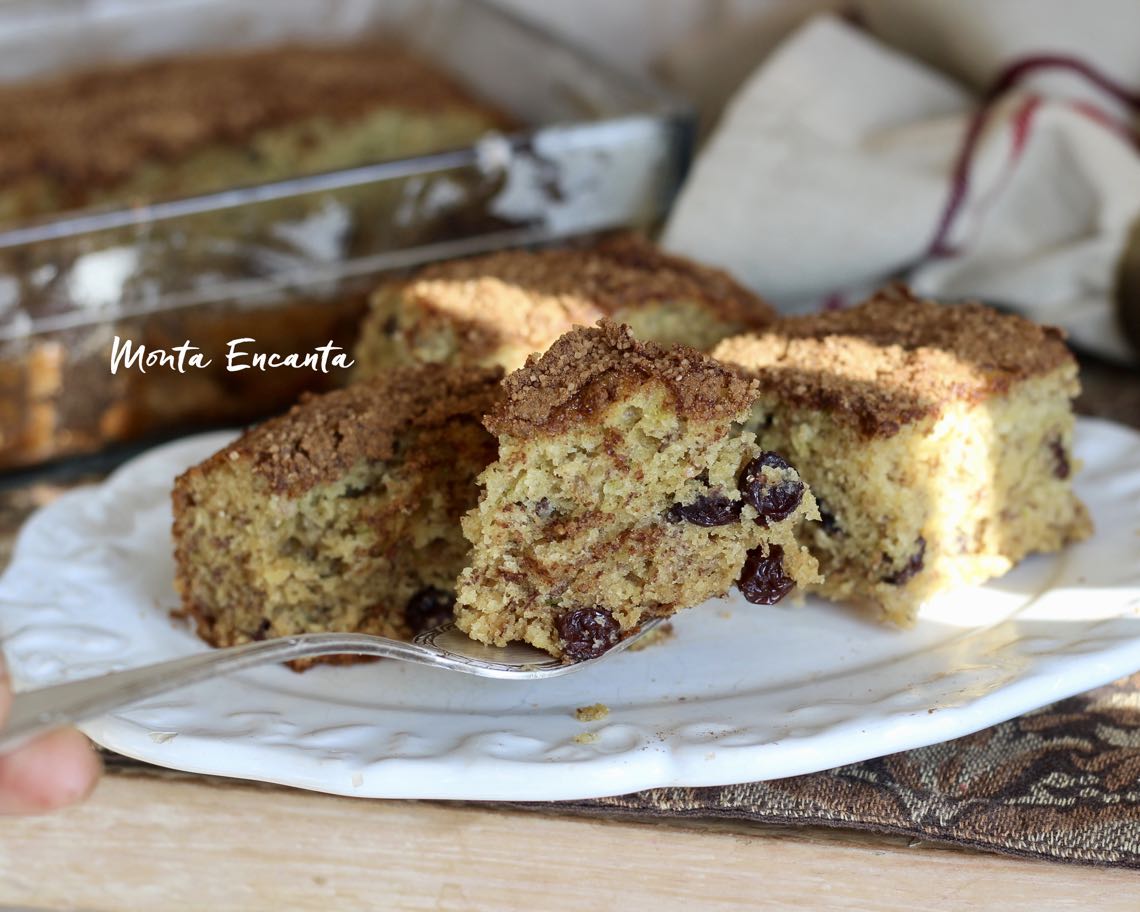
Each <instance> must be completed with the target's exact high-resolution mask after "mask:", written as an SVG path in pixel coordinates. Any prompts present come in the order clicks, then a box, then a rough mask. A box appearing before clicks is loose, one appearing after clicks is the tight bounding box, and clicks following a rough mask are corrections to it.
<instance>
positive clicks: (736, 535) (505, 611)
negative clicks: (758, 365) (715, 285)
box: [456, 323, 818, 661]
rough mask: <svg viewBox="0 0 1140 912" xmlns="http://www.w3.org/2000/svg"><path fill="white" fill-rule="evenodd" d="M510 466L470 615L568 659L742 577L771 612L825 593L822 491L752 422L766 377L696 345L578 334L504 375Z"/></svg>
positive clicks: (486, 486) (480, 546)
mask: <svg viewBox="0 0 1140 912" xmlns="http://www.w3.org/2000/svg"><path fill="white" fill-rule="evenodd" d="M504 389H505V393H504V396H503V398H502V399H501V400H500V401H499V402H498V403H497V404H496V405H495V407H494V409H493V410H492V412H491V413H490V415H489V416H488V417H487V419H486V425H487V427H488V429H489V430H491V431H492V432H493V433H494V434H495V435H496V436H497V437H498V438H499V459H498V461H496V462H495V463H493V464H492V465H491V466H489V467H488V468H487V470H486V471H485V472H484V473H483V474H482V476H480V479H479V482H480V484H481V485H482V487H483V493H482V495H481V498H480V501H479V506H478V509H476V510H473V511H472V512H470V513H469V514H467V516H466V517H465V518H464V521H463V531H464V533H465V534H466V535H467V537H468V539H470V541H471V542H472V544H473V549H472V554H471V565H470V567H469V568H468V569H466V570H464V571H463V574H462V575H461V576H460V580H459V587H458V598H457V604H456V623H457V624H458V626H459V628H460V629H461V630H463V631H465V632H466V633H467V634H468V635H469V636H471V637H473V638H474V639H476V640H480V641H482V642H485V643H493V644H496V645H503V644H506V643H508V642H511V641H517V640H523V641H526V642H528V643H531V644H532V645H534V646H537V647H538V648H540V649H544V650H546V651H547V652H549V653H551V654H552V655H555V656H561V657H564V658H566V659H568V660H572V661H573V660H581V659H587V658H592V657H594V656H596V655H599V654H600V653H601V652H603V651H604V650H605V649H606V648H608V647H609V646H611V645H613V644H614V643H616V642H618V641H619V640H620V639H622V638H623V637H625V636H627V635H629V634H630V633H632V632H634V631H636V630H637V629H638V626H639V625H640V624H641V622H642V621H643V620H645V619H647V618H653V617H663V616H666V615H670V614H673V613H674V612H675V611H677V610H679V609H681V608H687V607H690V606H692V605H696V604H698V603H700V602H703V601H705V600H706V599H709V598H711V597H713V596H720V595H724V594H725V593H726V592H727V591H728V590H729V587H731V586H732V585H733V583H736V582H737V581H739V584H740V587H741V590H742V591H743V593H744V594H745V596H746V597H747V598H749V599H750V600H751V601H753V602H757V603H763V604H772V603H774V602H776V601H779V599H780V598H782V597H783V596H784V595H785V594H786V593H787V592H788V591H790V590H791V589H792V588H793V586H795V585H797V584H799V585H804V584H809V583H814V582H815V581H816V580H817V579H818V577H817V574H816V567H817V565H816V561H815V559H814V558H813V557H812V556H811V555H810V554H809V553H808V551H807V549H806V548H803V547H801V546H800V545H799V544H798V543H797V541H796V538H795V529H796V528H797V527H798V526H800V525H801V524H802V523H803V522H804V521H805V520H809V519H815V518H816V517H817V515H818V514H817V511H816V506H815V501H814V499H813V498H812V495H811V493H810V492H809V491H808V490H807V488H806V487H805V486H804V484H803V482H802V481H800V479H799V476H798V475H797V474H796V472H795V470H793V469H792V468H790V467H789V466H788V464H787V463H786V462H784V461H783V459H781V458H780V457H779V456H778V455H776V454H775V453H770V452H764V451H762V450H761V449H760V447H759V446H757V444H756V441H755V438H754V437H753V435H752V434H751V433H749V432H746V431H743V430H742V429H741V427H740V424H739V422H741V421H743V420H744V419H745V418H747V416H748V414H749V409H750V407H751V405H752V402H753V400H754V399H755V397H756V393H757V390H756V388H755V386H754V384H753V383H751V382H750V381H747V380H743V379H741V378H740V377H738V376H736V375H735V374H734V373H732V372H730V371H728V370H726V369H724V368H723V367H722V366H721V365H719V364H717V363H716V362H714V361H712V360H711V359H710V358H708V357H707V356H705V355H702V354H701V353H699V352H697V351H695V350H694V349H691V348H685V347H682V346H677V347H674V348H670V349H666V348H663V347H660V346H657V345H654V344H652V343H641V342H638V341H636V340H635V339H634V337H633V335H632V334H631V333H630V331H629V329H628V327H625V326H619V325H617V324H614V323H602V324H601V325H600V326H598V327H593V328H579V329H576V330H574V331H572V332H570V333H568V334H567V335H565V336H563V337H562V338H561V339H560V340H558V341H557V342H556V343H555V344H554V345H553V346H552V347H551V348H550V350H549V351H547V352H546V354H544V355H542V356H541V357H538V356H533V357H532V358H530V359H529V360H528V361H527V364H526V366H525V367H523V368H522V369H520V370H519V371H516V372H515V373H513V374H511V375H509V376H508V377H507V379H506V381H504Z"/></svg>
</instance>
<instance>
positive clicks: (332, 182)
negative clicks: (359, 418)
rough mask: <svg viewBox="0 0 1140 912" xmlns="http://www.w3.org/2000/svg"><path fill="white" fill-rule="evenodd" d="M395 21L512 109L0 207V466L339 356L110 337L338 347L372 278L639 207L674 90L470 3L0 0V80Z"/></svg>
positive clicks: (116, 435)
mask: <svg viewBox="0 0 1140 912" xmlns="http://www.w3.org/2000/svg"><path fill="white" fill-rule="evenodd" d="M379 33H383V34H385V35H393V36H396V37H398V38H399V40H400V41H402V42H406V43H407V44H408V45H410V46H411V47H412V48H413V49H415V50H416V51H418V52H419V53H421V54H422V55H424V56H426V57H427V58H429V59H430V60H431V61H432V62H433V63H435V64H437V65H438V66H439V67H441V68H442V69H444V70H445V71H447V72H448V73H450V74H451V75H452V76H454V77H455V78H456V79H457V80H458V81H459V82H461V83H462V84H463V85H464V86H465V87H467V88H468V89H469V90H470V91H471V92H472V93H473V94H475V95H476V96H477V97H478V98H480V100H483V101H486V102H489V103H490V104H491V105H493V106H494V107H496V108H498V109H499V110H501V111H505V112H506V113H507V114H508V115H509V116H510V117H511V118H512V119H513V120H514V121H516V122H517V123H519V124H520V126H519V127H518V128H517V129H512V130H510V131H508V132H504V133H497V134H487V135H485V136H483V137H482V138H481V139H479V140H478V141H476V142H475V143H473V144H471V145H468V146H465V147H462V148H451V149H444V150H442V151H438V152H434V153H431V154H426V155H418V156H415V157H410V158H401V159H392V160H386V161H378V162H370V163H365V164H361V165H359V166H355V167H351V168H346V169H342V170H338V171H332V172H325V173H317V174H301V175H297V176H294V177H290V178H288V179H285V180H278V181H274V182H272V183H264V184H258V185H253V186H242V187H229V188H225V189H223V190H220V191H217V192H213V193H209V194H205V195H200V196H194V197H188V198H181V199H163V200H154V201H140V202H139V203H138V204H135V205H131V206H129V207H121V208H104V209H91V210H82V211H73V212H68V213H64V214H60V215H54V216H52V217H48V218H40V219H35V220H30V221H26V222H23V223H20V224H16V225H9V226H5V227H3V228H0V468H10V467H13V466H21V465H29V464H32V463H36V462H39V461H42V460H45V459H52V458H56V457H59V456H62V455H66V454H74V453H83V452H92V451H94V450H97V449H99V448H101V447H103V446H104V445H106V444H108V443H113V442H117V441H124V440H130V439H135V438H137V437H139V436H142V435H152V434H155V433H158V432H168V431H170V430H172V429H175V428H179V429H181V428H187V427H191V426H194V425H200V424H203V423H209V424H216V423H220V422H221V423H231V422H241V421H246V420H249V419H252V418H255V417H258V416H260V415H264V414H269V413H271V412H273V411H276V410H279V409H281V408H283V407H284V406H286V405H287V404H288V403H289V402H290V401H292V400H293V399H294V398H295V397H296V396H297V395H298V394H299V393H300V392H301V391H302V390H304V389H319V388H324V387H327V386H329V385H333V384H336V383H339V382H343V381H344V378H345V377H344V371H339V372H338V371H336V370H334V371H331V372H329V373H322V372H319V371H312V370H298V369H295V368H280V369H271V370H267V371H255V370H247V371H244V372H240V373H234V372H227V371H225V365H224V359H219V358H217V357H215V358H213V364H212V365H211V367H210V369H208V370H198V371H186V372H184V373H179V372H177V371H172V370H171V369H170V368H169V367H162V366H158V367H155V368H154V369H152V370H148V371H146V372H145V373H144V372H142V371H140V370H138V369H120V370H118V371H116V372H115V373H114V374H112V372H111V360H112V359H111V355H112V351H113V346H114V345H115V344H116V343H115V340H116V337H117V338H118V340H119V345H120V346H121V344H122V342H123V341H124V340H127V339H130V340H132V341H133V342H135V343H142V344H144V345H145V346H147V348H148V349H154V348H167V349H170V348H172V347H174V346H177V345H178V344H179V343H182V342H184V341H192V342H193V343H194V344H195V345H198V344H199V343H207V344H211V345H214V346H215V347H217V346H222V345H223V344H224V343H226V342H227V341H229V340H232V339H236V338H245V337H249V338H252V339H253V340H254V342H252V343H250V344H249V346H248V347H250V348H252V349H256V350H263V351H271V352H278V353H286V352H290V351H297V352H300V353H304V352H306V351H310V350H311V349H313V348H314V346H318V345H320V344H322V343H325V342H333V343H335V344H337V345H340V346H342V347H348V346H350V345H351V342H352V338H353V335H354V332H355V327H356V324H357V321H358V320H359V317H360V315H361V314H362V313H363V310H364V308H365V306H366V296H367V291H368V290H369V288H371V287H372V286H373V285H374V284H375V283H376V281H377V280H378V277H379V276H381V275H383V274H386V273H389V272H391V271H393V270H401V269H407V268H410V267H413V266H416V265H418V264H421V263H425V262H428V261H432V260H437V259H444V258H448V257H453V256H462V255H467V254H473V253H478V252H482V251H486V250H491V249H495V248H500V247H505V246H512V245H528V244H543V243H550V242H554V241H558V240H560V239H564V238H570V237H574V236H580V235H585V234H589V233H594V232H598V231H603V230H607V229H610V228H616V227H620V226H646V225H649V224H652V223H653V222H654V221H655V220H656V219H657V218H659V217H660V216H661V215H662V214H663V213H664V211H665V210H666V208H667V207H668V205H669V203H670V202H671V200H672V198H673V195H674V193H675V191H676V189H677V187H678V185H679V183H680V180H681V177H682V176H683V174H684V171H685V169H686V168H687V166H688V162H689V156H690V148H691V143H692V137H693V118H692V115H691V112H690V111H689V109H688V107H687V106H686V105H684V104H683V103H681V102H679V101H678V100H677V99H675V98H674V97H672V96H670V95H669V94H668V93H667V92H665V91H663V90H662V89H660V88H658V87H657V86H655V85H654V84H652V83H651V82H649V81H645V80H642V79H640V78H638V77H635V76H632V75H629V74H625V73H623V72H620V71H619V70H617V69H614V68H612V67H610V66H608V65H606V64H605V63H603V62H602V61H600V60H597V59H595V58H593V57H592V56H591V55H590V54H589V53H587V52H585V51H583V50H581V49H580V48H577V47H574V46H572V45H570V44H567V43H565V42H564V41H562V40H561V39H559V38H556V37H555V36H553V35H551V34H549V33H547V32H546V31H544V30H542V29H540V28H538V27H536V26H534V25H532V24H531V23H529V22H527V21H525V20H523V19H520V18H517V17H515V16H514V15H512V14H509V13H506V12H504V11H502V10H500V9H498V8H497V7H495V6H493V5H491V4H490V3H486V2H482V0H277V2H275V3H272V4H267V3H264V2H261V0H87V2H82V0H78V2H76V0H71V2H68V0H57V2H52V0H48V2H42V0H36V2H34V3H32V2H28V0H15V2H13V0H8V2H7V3H4V4H0V81H19V80H24V79H29V78H38V77H44V76H47V75H50V74H54V73H56V72H59V71H62V70H63V69H64V68H65V67H66V68H69V69H74V68H91V67H98V66H100V65H111V64H114V63H118V62H123V61H127V60H132V59H142V58H149V57H153V56H164V55H171V54H185V53H194V52H199V51H203V52H204V51H216V50H220V49H233V48H242V47H251V48H252V47H261V46H275V45H281V44H289V43H298V42H303V43H316V42H320V43H328V42H346V41H356V40H362V39H363V38H365V37H367V36H370V35H372V34H379Z"/></svg>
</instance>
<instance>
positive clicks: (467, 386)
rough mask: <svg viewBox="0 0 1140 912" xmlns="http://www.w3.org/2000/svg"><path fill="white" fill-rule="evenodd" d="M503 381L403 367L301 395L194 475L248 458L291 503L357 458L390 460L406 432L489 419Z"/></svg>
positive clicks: (493, 372) (497, 374) (495, 374)
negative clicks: (320, 392)
mask: <svg viewBox="0 0 1140 912" xmlns="http://www.w3.org/2000/svg"><path fill="white" fill-rule="evenodd" d="M501 378H502V371H501V370H499V369H498V368H465V369H449V370H439V371H424V370H422V369H418V368H403V369H397V370H393V371H391V372H389V373H386V374H384V375H382V376H379V377H377V378H375V379H373V380H370V381H368V382H365V383H360V384H356V385H354V386H349V387H346V388H345V389H341V390H335V391H333V392H331V393H325V394H324V395H321V396H314V395H312V394H306V395H305V396H303V397H302V398H301V401H300V402H299V403H298V404H297V405H295V406H294V407H293V408H292V409H290V410H289V411H288V412H287V413H286V414H284V415H281V416H279V417H277V418H272V419H270V420H268V421H266V422H264V423H263V424H260V425H258V426H256V427H254V428H252V429H250V430H249V431H247V432H246V433H245V434H243V435H242V436H241V437H240V438H239V439H238V440H236V441H235V442H234V443H232V444H231V445H230V446H228V447H226V448H225V449H223V450H221V451H220V452H218V453H216V454H214V456H212V457H211V458H210V459H209V460H207V461H206V462H205V463H203V464H202V465H201V466H199V467H197V468H196V469H195V470H193V471H199V472H209V471H210V469H211V468H212V467H213V466H214V465H215V464H217V463H221V462H224V461H226V460H232V459H249V460H251V463H252V467H253V470H254V472H256V473H257V474H258V475H260V476H261V477H262V478H264V479H265V480H266V482H268V484H269V486H270V488H271V489H272V490H273V491H275V492H276V493H280V494H285V495H287V496H289V497H296V496H298V495H300V494H303V493H304V492H305V491H308V490H309V489H311V488H312V487H314V486H315V485H318V484H321V483H322V482H326V481H330V480H333V479H335V478H338V477H340V476H341V475H343V474H344V473H345V472H347V471H348V470H349V469H351V468H352V467H353V466H354V465H356V464H357V463H358V462H359V461H360V460H362V459H363V460H369V461H378V460H386V459H391V458H392V457H393V456H394V455H396V446H397V441H398V440H399V439H400V438H401V437H402V436H403V435H406V434H407V432H408V430H409V429H420V430H427V431H430V430H431V429H433V428H442V427H444V426H445V425H446V424H447V423H448V422H449V421H450V420H451V419H453V418H455V417H456V416H460V417H466V416H469V415H473V414H474V415H483V414H485V413H487V412H488V411H490V409H491V406H492V405H493V404H494V402H495V400H496V399H497V398H498V396H499V383H498V381H499V380H500V379H501ZM405 456H406V458H414V456H415V454H405Z"/></svg>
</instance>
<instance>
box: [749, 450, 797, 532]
mask: <svg viewBox="0 0 1140 912" xmlns="http://www.w3.org/2000/svg"><path fill="white" fill-rule="evenodd" d="M765 466H768V467H769V468H771V469H779V470H786V469H790V468H791V466H789V465H788V464H787V463H786V462H785V461H784V460H783V458H782V457H781V456H779V455H777V454H776V453H761V454H760V455H759V456H757V457H756V458H755V459H753V460H752V461H751V462H750V463H748V465H746V466H745V467H744V471H743V472H742V473H741V475H740V492H741V494H742V495H743V497H744V500H745V501H746V502H747V503H750V504H751V505H752V506H753V507H755V508H756V512H757V513H758V514H760V515H759V516H757V517H756V522H757V523H758V524H759V525H761V526H767V525H768V523H770V522H780V521H781V520H783V519H787V518H788V517H789V516H791V515H792V514H793V513H795V512H796V507H798V506H799V505H800V501H801V500H803V498H804V486H803V483H802V482H799V481H795V480H794V479H790V478H789V479H787V480H785V481H778V482H776V483H775V484H769V483H768V482H767V481H766V480H765V478H764V473H763V471H762V469H763V468H764V467H765Z"/></svg>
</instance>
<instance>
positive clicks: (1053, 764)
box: [0, 364, 1140, 868]
mask: <svg viewBox="0 0 1140 912" xmlns="http://www.w3.org/2000/svg"><path fill="white" fill-rule="evenodd" d="M1082 380H1083V382H1084V384H1085V389H1086V393H1085V395H1084V396H1083V397H1082V400H1081V403H1080V408H1081V411H1083V412H1084V413H1086V414H1096V415H1100V416H1103V417H1107V418H1112V419H1114V420H1116V421H1121V422H1123V423H1126V424H1131V425H1132V426H1133V427H1140V374H1137V373H1135V372H1133V371H1129V370H1125V369H1120V368H1109V367H1105V366H1103V365H1096V364H1085V365H1084V366H1083V370H1082ZM57 478H58V475H57ZM85 480H92V479H91V478H87V479H85ZM72 483H74V479H71V478H69V479H68V480H67V482H66V483H65V482H63V481H52V480H50V479H47V480H41V481H39V482H38V483H35V484H24V485H22V486H19V487H10V488H9V489H7V490H0V566H3V564H4V563H5V562H6V560H7V557H8V554H9V551H10V548H11V543H12V539H13V537H14V534H15V531H16V529H17V528H18V527H19V524H20V523H21V522H22V521H23V519H24V518H25V517H26V516H27V514H28V513H29V512H30V511H31V510H33V509H34V508H35V507H37V506H39V505H41V504H43V503H46V502H48V501H49V500H51V499H53V498H54V497H55V496H57V495H58V493H59V492H60V491H61V490H63V489H64V488H65V487H67V486H69V485H70V484H72ZM138 766H139V764H138V762H137V761H133V760H126V759H115V760H112V762H110V763H109V764H108V769H109V770H110V771H111V772H112V773H113V772H114V771H115V770H116V769H117V768H134V769H137V768H138ZM512 806H514V807H526V808H529V809H533V810H536V811H542V812H550V811H552V810H558V811H564V812H572V813H581V814H590V815H594V816H604V817H618V816H625V817H637V818H654V817H657V818H661V817H672V818H685V817H688V818H704V819H717V818H719V819H736V820H748V821H754V822H756V823H762V824H812V825H826V826H836V827H847V828H852V829H864V830H876V831H879V832H887V833H898V834H903V835H908V836H912V837H914V838H916V839H921V840H930V841H940V842H946V843H955V844H959V845H965V846H972V847H974V848H979V849H985V850H989V851H996V852H1004V853H1008V854H1013V855H1025V856H1031V857H1036V858H1047V859H1052V860H1059V861H1073V862H1083V863H1089V864H1100V865H1115V866H1120V867H1130V868H1140V673H1138V674H1136V675H1134V676H1133V677H1131V678H1128V679H1125V680H1123V681H1118V682H1116V683H1115V684H1113V685H1111V686H1109V687H1105V688H1101V689H1100V690H1096V691H1092V692H1090V693H1087V694H1083V695H1081V696H1079V697H1074V698H1072V699H1069V700H1063V701H1061V702H1060V703H1056V704H1054V705H1052V706H1049V707H1047V708H1045V709H1042V710H1039V711H1037V712H1034V713H1030V714H1028V715H1026V716H1022V717H1021V718H1019V719H1014V720H1012V721H1010V722H1006V723H1003V724H1001V725H996V726H994V727H993V728H989V729H986V730H985V731H982V732H979V733H977V734H975V735H970V736H968V737H965V738H959V739H957V740H956V741H950V742H947V743H945V744H936V745H933V746H931V747H924V748H920V749H918V750H912V751H907V752H905V753H901V754H892V755H891V756H888V757H881V758H879V759H876V760H868V761H866V762H863V763H853V764H851V765H849V766H842V767H839V768H837V769H833V770H828V771H826V772H822V773H815V774H813V775H810V776H796V777H794V778H790V779H782V780H776V781H773V782H751V783H747V784H744V785H734V786H727V787H724V788H700V789H655V790H651V791H646V792H639V793H637V794H633V795H624V796H621V797H617V798H601V799H597V800H594V801H578V802H560V803H558V804H555V805H550V804H538V805H535V804H526V805H518V804H516V805H512Z"/></svg>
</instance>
